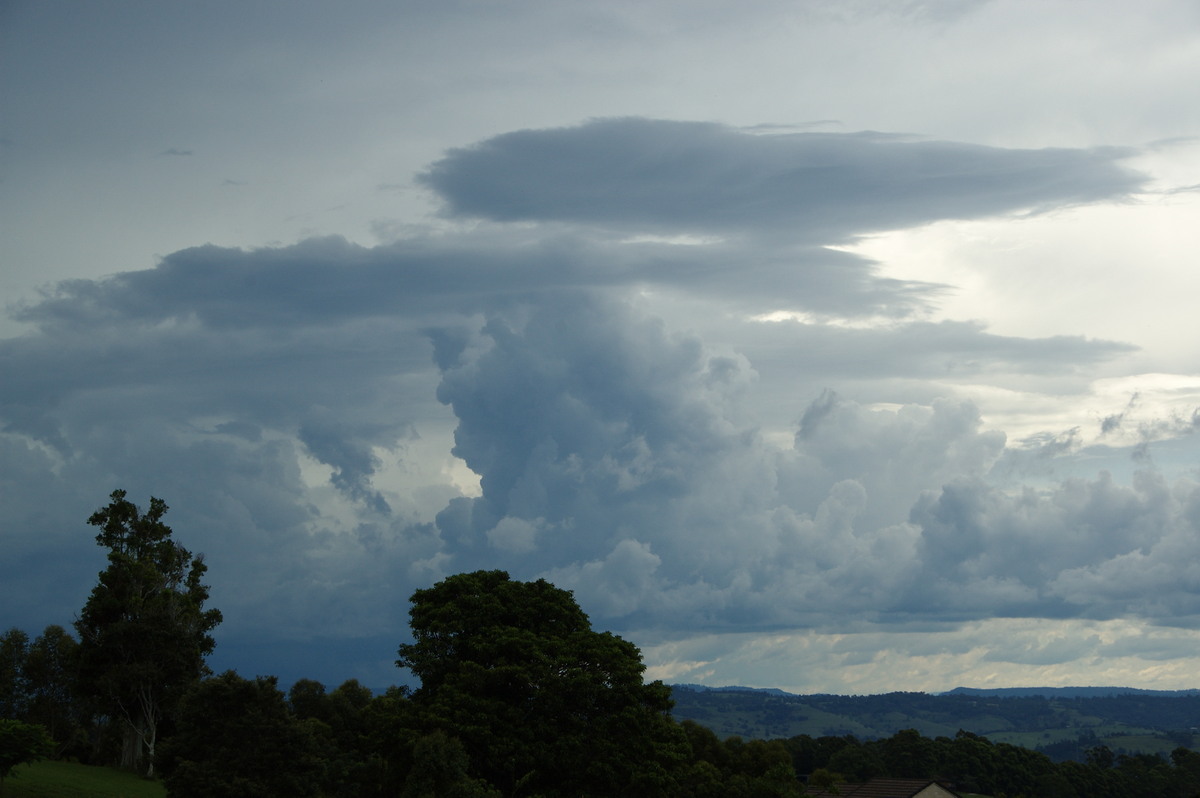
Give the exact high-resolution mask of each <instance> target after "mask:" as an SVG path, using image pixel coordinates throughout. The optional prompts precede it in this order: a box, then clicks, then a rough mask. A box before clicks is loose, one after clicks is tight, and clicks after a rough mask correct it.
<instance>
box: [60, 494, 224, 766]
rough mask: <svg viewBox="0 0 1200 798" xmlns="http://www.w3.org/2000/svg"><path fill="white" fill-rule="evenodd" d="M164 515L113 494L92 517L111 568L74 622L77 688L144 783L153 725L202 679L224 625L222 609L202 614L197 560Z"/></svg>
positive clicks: (203, 594)
mask: <svg viewBox="0 0 1200 798" xmlns="http://www.w3.org/2000/svg"><path fill="white" fill-rule="evenodd" d="M166 512H167V505H166V502H164V501H163V500H162V499H156V498H151V499H150V508H149V509H148V510H147V511H146V513H145V514H142V513H141V512H140V511H139V510H138V508H137V506H136V505H135V504H133V502H130V501H128V500H127V499H126V498H125V491H123V490H116V491H113V493H112V496H111V501H110V503H109V505H108V506H107V507H105V508H102V509H100V510H98V511H96V512H95V513H93V514H92V516H91V518H89V519H88V523H89V524H91V525H92V526H96V527H99V528H100V532H99V534H97V535H96V543H97V544H99V545H101V546H103V547H105V548H107V549H108V568H106V569H105V570H104V571H102V572H101V573H100V579H99V582H98V584H97V585H96V586H95V587H94V588H93V589H92V594H91V596H89V597H88V600H87V603H86V604H85V605H84V607H83V610H82V612H81V613H80V615H79V618H78V619H77V620H76V621H75V630H76V631H77V632H78V633H79V641H80V642H79V650H78V664H77V669H78V670H77V677H78V683H79V686H80V689H81V690H82V691H83V692H84V694H85V695H86V696H87V697H88V698H89V699H91V700H92V701H93V702H94V705H95V707H96V711H97V712H98V713H100V714H102V715H105V716H107V717H110V718H116V719H118V720H119V721H120V722H121V724H122V730H123V732H124V734H123V745H122V755H121V764H122V765H123V766H125V767H129V768H136V767H138V766H139V765H140V764H141V763H142V762H143V761H145V762H146V768H147V774H148V775H153V772H154V753H155V746H156V744H157V741H158V733H159V723H160V722H161V721H162V720H163V718H164V717H165V716H167V715H168V714H169V713H170V712H171V711H172V710H173V708H174V705H175V704H176V703H177V702H178V701H179V699H180V697H181V696H182V695H183V693H184V691H185V690H187V688H188V687H190V686H191V685H192V684H193V683H195V682H196V680H197V679H199V678H200V677H201V676H203V675H204V674H205V673H207V668H206V667H205V664H204V658H205V656H207V655H208V654H209V653H211V652H212V650H213V646H214V642H213V638H212V636H211V635H210V634H209V632H211V631H212V629H213V628H214V627H215V626H216V625H217V624H218V623H220V622H221V613H220V612H219V611H218V610H214V609H208V610H206V609H204V602H205V601H207V599H208V587H207V586H206V585H203V584H201V582H200V580H201V579H202V578H203V577H204V573H205V571H206V570H207V568H206V566H205V565H204V561H203V558H201V557H193V556H192V554H191V552H189V551H188V550H187V549H185V548H184V547H183V546H181V545H179V544H178V543H176V542H175V541H174V540H172V539H171V528H170V527H169V526H167V525H166V524H164V523H163V521H162V518H163V516H164V515H165V514H166Z"/></svg>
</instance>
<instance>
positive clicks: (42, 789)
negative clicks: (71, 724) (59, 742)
mask: <svg viewBox="0 0 1200 798" xmlns="http://www.w3.org/2000/svg"><path fill="white" fill-rule="evenodd" d="M166 794H167V791H166V790H165V789H164V788H163V786H162V784H161V783H160V782H157V781H148V780H146V779H143V778H141V777H140V776H136V775H134V774H132V773H127V772H125V771H123V770H116V769H115V768H98V767H92V766H90V765H79V764H75V763H73V762H53V761H49V760H47V761H43V762H35V763H34V764H32V765H18V766H17V767H16V768H15V769H14V770H13V772H12V775H11V776H9V777H8V778H7V779H5V780H4V789H3V791H0V796H2V797H3V798H165V797H166Z"/></svg>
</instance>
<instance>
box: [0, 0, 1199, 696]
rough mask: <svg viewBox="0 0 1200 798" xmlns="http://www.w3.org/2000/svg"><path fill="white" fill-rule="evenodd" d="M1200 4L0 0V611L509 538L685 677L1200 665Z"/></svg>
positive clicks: (398, 630) (325, 571) (272, 611)
mask: <svg viewBox="0 0 1200 798" xmlns="http://www.w3.org/2000/svg"><path fill="white" fill-rule="evenodd" d="M1197 87H1200V6H1198V5H1197V4H1196V3H1195V2H1193V0H1146V2H1143V3H1140V4H1130V3H1128V2H1116V0H1095V2H1089V3H1086V4H1081V3H1079V2H1074V1H1073V0H1036V1H1035V0H1029V1H1028V2H1022V1H1021V0H991V2H986V1H985V0H929V1H928V2H918V0H789V1H788V2H783V1H782V0H780V1H778V2H776V1H774V0H763V2H755V3H749V4H744V3H743V4H733V3H728V2H717V1H716V0H701V1H700V2H695V1H690V2H666V1H665V0H664V1H662V2H656V1H655V0H651V1H650V2H646V1H645V0H637V2H633V1H630V2H625V1H624V0H607V1H606V2H602V3H574V2H562V0H522V1H520V2H517V0H512V1H508V0H500V1H499V2H497V1H496V0H437V2H432V1H430V2H391V1H389V2H344V3H337V4H332V3H315V2H296V1H295V0H288V1H287V2H253V3H246V2H243V1H242V0H238V2H225V1H224V0H210V2H204V3H161V2H156V1H155V2H151V1H150V0H146V1H145V2H134V1H133V0H130V1H128V2H124V1H117V2H90V1H89V2H55V3H45V2H22V1H21V0H10V1H9V2H3V3H0V296H2V297H3V299H4V308H3V314H4V315H3V318H2V319H0V507H2V508H3V509H2V512H0V628H8V627H11V626H17V627H20V628H23V629H25V630H26V631H28V632H29V633H31V634H37V633H38V632H40V631H41V629H42V628H43V627H44V626H45V625H47V624H50V623H59V624H63V625H69V624H70V622H71V621H72V620H73V618H74V615H75V613H76V612H77V611H78V609H79V608H80V607H81V606H82V604H83V602H84V601H85V600H86V597H87V594H88V592H89V591H90V590H91V588H92V586H93V584H94V583H95V577H96V573H97V572H98V571H99V570H100V569H101V568H102V567H103V566H104V551H103V550H101V549H100V548H98V547H97V546H95V545H94V544H93V537H94V533H95V530H94V529H92V528H91V527H88V526H87V525H86V523H85V522H86V519H87V517H88V515H89V514H90V513H91V512H92V511H94V510H96V509H97V508H99V507H101V506H103V505H104V504H106V503H107V497H108V494H109V493H110V492H111V491H112V490H114V489H115V488H124V489H126V490H127V491H129V495H130V498H131V499H133V500H134V501H136V502H137V503H138V504H139V505H140V506H142V507H143V508H144V507H146V506H147V504H148V502H149V498H150V497H151V496H157V497H160V498H163V499H165V500H166V501H167V503H168V504H169V505H170V507H171V510H170V513H169V514H168V516H167V520H168V522H169V523H170V524H171V525H172V527H173V528H174V530H175V535H176V538H177V539H178V540H179V541H180V542H181V543H183V544H184V545H185V546H187V547H188V548H190V549H192V550H193V551H197V552H203V553H204V554H205V556H206V559H207V562H208V564H209V567H210V571H209V577H210V578H209V581H210V583H211V585H212V605H213V606H215V607H218V608H219V609H221V610H222V612H223V613H224V616H225V623H224V624H223V625H222V626H221V627H220V628H219V630H218V634H217V641H218V645H217V651H216V653H215V655H214V657H213V661H212V664H213V666H214V667H215V668H216V669H218V670H222V669H225V668H236V669H237V670H239V671H240V672H241V673H243V674H244V675H256V674H277V675H279V676H280V677H281V679H282V680H283V681H285V682H290V681H292V680H294V679H296V678H300V677H310V678H317V679H320V680H321V681H324V682H325V683H326V684H329V685H336V684H338V683H340V682H341V681H343V680H344V679H347V678H352V677H353V678H358V679H360V680H361V681H363V682H364V683H366V684H368V685H371V686H374V687H384V686H386V685H388V684H393V683H402V682H405V681H407V679H408V677H407V675H406V674H405V673H403V672H401V671H398V670H397V669H396V668H395V667H394V664H393V662H394V660H395V657H396V647H397V645H398V644H399V643H400V642H402V641H403V640H405V639H406V635H407V612H408V598H409V596H410V595H411V594H412V592H413V591H414V590H415V589H418V588H423V587H428V586H429V585H431V584H432V583H434V582H435V581H437V580H438V579H440V578H442V577H444V576H447V575H450V574H453V573H457V572H461V571H467V570H474V569H478V568H503V569H506V570H508V571H509V572H510V573H512V574H513V576H514V577H516V578H520V579H534V578H538V577H545V578H547V579H550V580H552V581H553V582H555V583H556V584H558V585H560V586H562V587H564V588H569V589H571V590H573V591H574V592H575V596H576V598H577V599H578V600H579V602H580V603H581V605H582V606H583V608H584V610H585V611H586V612H588V613H589V615H590V616H591V618H592V620H593V623H594V624H595V625H596V626H597V627H599V628H602V629H609V630H613V631H615V632H617V633H618V634H621V635H622V636H624V637H626V638H628V639H630V640H631V641H633V642H634V643H636V644H637V645H638V646H640V647H641V649H642V652H643V654H644V657H645V660H646V662H647V665H648V674H649V676H651V677H653V678H662V679H664V680H666V681H668V682H697V683H705V684H710V685H724V684H742V685H753V686H770V687H781V688H784V689H787V690H792V691H795V692H804V693H811V692H831V693H879V692H887V691H892V690H925V691H939V690H946V689H950V688H953V687H955V686H957V685H969V686H976V687H1004V686H1016V685H1089V684H1093V685H1094V684H1119V685H1127V686H1133V687H1144V688H1159V689H1175V688H1194V687H1197V686H1200V685H1197V683H1196V681H1195V674H1196V673H1198V672H1200V469H1198V464H1200V460H1198V455H1200V435H1196V434H1195V433H1196V432H1197V431H1200V410H1198V409H1200V335H1197V332H1198V327H1200V323H1198V322H1197V315H1196V310H1195V304H1196V297H1197V296H1198V295H1200V269H1197V267H1196V262H1195V259H1196V256H1197V253H1198V252H1200V140H1198V139H1197V138H1196V137H1197V136H1198V135H1200V90H1198V89H1197Z"/></svg>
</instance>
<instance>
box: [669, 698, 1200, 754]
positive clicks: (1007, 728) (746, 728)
mask: <svg viewBox="0 0 1200 798" xmlns="http://www.w3.org/2000/svg"><path fill="white" fill-rule="evenodd" d="M1081 691H1082V692H1079V693H1075V692H1072V691H1070V690H1066V689H1063V690H1058V689H1049V688H1048V689H1042V688H1028V689H1022V690H1021V691H1020V692H1012V693H1010V692H1006V691H981V690H971V689H968V688H960V689H958V690H955V691H951V692H950V693H945V694H941V695H932V694H928V693H888V694H886V695H873V696H838V695H803V696H802V695H793V694H789V693H784V692H782V691H779V690H748V689H746V688H715V689H714V688H707V687H698V686H695V685H675V686H674V687H673V695H674V699H675V709H674V714H675V717H676V718H677V719H679V720H694V721H696V722H697V723H700V724H702V725H704V726H707V727H708V728H710V729H712V730H713V731H714V732H716V733H717V734H718V735H720V736H723V737H727V736H733V735H737V736H740V737H745V738H762V739H772V738H787V737H792V736H795V735H799V734H807V735H809V736H812V737H822V736H842V735H847V734H849V735H853V736H854V737H857V738H859V739H860V740H870V739H879V738H884V737H889V736H891V735H893V734H895V733H896V732H897V731H900V730H901V729H916V730H917V731H919V732H920V733H921V734H922V735H924V736H926V737H938V736H946V737H953V736H954V735H955V733H957V732H958V731H959V730H960V729H962V730H965V731H969V732H972V733H974V734H979V735H982V736H984V737H987V738H989V739H991V740H993V741H995V742H1008V743H1013V744H1015V745H1021V746H1024V747H1026V748H1037V749H1040V750H1044V751H1045V752H1046V753H1047V754H1049V755H1050V756H1052V757H1053V758H1055V759H1060V760H1061V759H1077V758H1080V757H1081V756H1082V751H1084V750H1086V749H1087V748H1091V747H1094V746H1097V745H1107V746H1108V747H1109V748H1111V749H1112V750H1113V751H1115V752H1118V753H1122V752H1128V753H1164V754H1165V753H1169V752H1170V751H1172V750H1174V749H1175V748H1176V747H1178V746H1181V745H1182V746H1188V747H1192V746H1193V744H1194V742H1195V733H1196V732H1197V731H1198V728H1200V693H1198V692H1197V691H1183V692H1180V693H1171V694H1159V693H1155V692H1152V691H1135V690H1125V691H1121V689H1120V688H1081ZM1087 691H1098V693H1095V694H1093V693H1089V692H1087Z"/></svg>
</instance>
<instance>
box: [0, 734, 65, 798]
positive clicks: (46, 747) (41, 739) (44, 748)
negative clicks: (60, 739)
mask: <svg viewBox="0 0 1200 798" xmlns="http://www.w3.org/2000/svg"><path fill="white" fill-rule="evenodd" d="M53 749H54V743H53V742H52V741H51V740H50V735H48V734H46V730H45V729H43V728H42V727H41V726H37V725H34V724H32V723H22V722H21V721H19V720H10V719H4V720H0V789H3V785H4V780H5V779H6V778H8V776H9V774H11V773H12V771H13V768H15V767H16V766H17V765H27V764H29V763H30V762H36V761H37V760H39V759H45V758H46V757H47V756H49V755H50V752H51V751H52V750H53Z"/></svg>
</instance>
